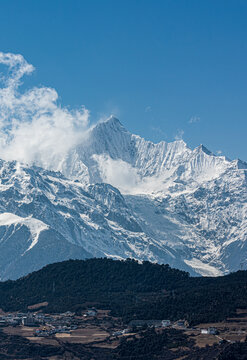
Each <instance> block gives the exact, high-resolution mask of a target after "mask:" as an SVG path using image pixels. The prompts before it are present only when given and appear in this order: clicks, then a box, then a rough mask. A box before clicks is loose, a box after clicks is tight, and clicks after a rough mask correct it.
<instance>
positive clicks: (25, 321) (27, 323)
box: [22, 314, 36, 326]
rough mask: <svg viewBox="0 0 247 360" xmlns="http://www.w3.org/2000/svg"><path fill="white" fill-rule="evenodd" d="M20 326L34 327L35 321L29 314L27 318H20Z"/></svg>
mask: <svg viewBox="0 0 247 360" xmlns="http://www.w3.org/2000/svg"><path fill="white" fill-rule="evenodd" d="M22 325H24V326H35V325H36V321H35V319H34V317H33V316H32V315H30V314H28V315H27V316H24V317H23V318H22Z"/></svg>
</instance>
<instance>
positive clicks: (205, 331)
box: [201, 327, 218, 335]
mask: <svg viewBox="0 0 247 360" xmlns="http://www.w3.org/2000/svg"><path fill="white" fill-rule="evenodd" d="M217 333H218V331H217V329H216V328H215V327H209V328H207V329H201V334H209V335H216V334H217Z"/></svg>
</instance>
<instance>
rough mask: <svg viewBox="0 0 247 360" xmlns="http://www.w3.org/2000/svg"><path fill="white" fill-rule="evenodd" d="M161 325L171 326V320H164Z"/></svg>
mask: <svg viewBox="0 0 247 360" xmlns="http://www.w3.org/2000/svg"><path fill="white" fill-rule="evenodd" d="M161 325H162V327H167V326H171V321H170V320H162V321H161Z"/></svg>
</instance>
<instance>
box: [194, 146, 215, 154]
mask: <svg viewBox="0 0 247 360" xmlns="http://www.w3.org/2000/svg"><path fill="white" fill-rule="evenodd" d="M197 149H198V151H202V152H204V153H205V154H207V155H213V156H214V154H213V153H212V151H210V150H208V149H207V148H206V146H204V145H203V144H201V145H199V146H198V147H197Z"/></svg>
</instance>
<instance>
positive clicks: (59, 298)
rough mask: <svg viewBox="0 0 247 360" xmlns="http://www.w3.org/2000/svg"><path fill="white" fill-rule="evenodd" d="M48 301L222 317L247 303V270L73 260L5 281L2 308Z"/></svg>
mask: <svg viewBox="0 0 247 360" xmlns="http://www.w3.org/2000/svg"><path fill="white" fill-rule="evenodd" d="M44 301H47V302H48V306H47V307H46V308H45V309H46V310H45V311H49V312H61V311H67V310H71V311H75V312H77V313H80V312H81V310H83V309H85V308H88V307H90V306H95V307H96V308H102V309H110V310H111V314H112V315H114V316H119V317H122V318H123V320H124V321H125V322H128V321H130V320H132V319H166V318H167V319H171V320H178V319H180V318H183V319H187V320H188V321H189V323H190V324H196V323H200V322H209V321H219V320H223V319H225V318H226V317H228V316H230V315H233V314H234V313H235V310H236V309H237V308H247V271H238V272H236V273H232V274H230V275H227V276H224V277H218V278H206V277H190V276H189V274H188V273H186V272H183V271H180V270H176V269H172V268H170V267H169V266H168V265H158V264H153V263H150V262H143V264H139V263H138V262H137V261H135V260H126V261H115V260H110V259H89V260H69V261H64V262H61V263H56V264H52V265H48V266H46V267H44V268H43V269H41V270H39V271H36V272H33V273H31V274H29V275H28V276H26V277H24V278H21V279H18V280H16V281H6V282H2V283H0V307H1V308H2V309H3V310H5V311H7V310H8V311H14V310H26V309H27V307H28V305H32V304H37V303H41V302H44Z"/></svg>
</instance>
